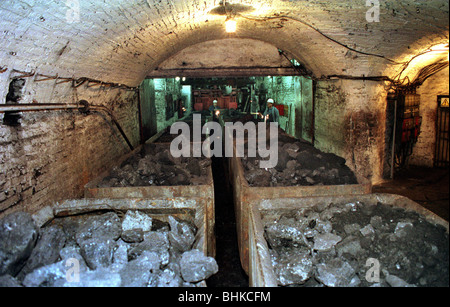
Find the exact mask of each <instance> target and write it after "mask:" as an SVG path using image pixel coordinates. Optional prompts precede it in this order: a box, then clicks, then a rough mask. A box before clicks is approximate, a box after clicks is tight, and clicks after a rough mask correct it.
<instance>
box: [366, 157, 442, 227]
mask: <svg viewBox="0 0 450 307" xmlns="http://www.w3.org/2000/svg"><path fill="white" fill-rule="evenodd" d="M373 192H374V193H390V194H398V195H402V196H405V197H408V198H409V199H412V200H413V201H415V202H417V203H418V204H420V205H422V206H423V207H425V208H426V209H428V210H430V211H432V212H434V213H435V214H437V215H439V216H440V217H442V218H443V219H445V220H447V221H448V220H449V169H448V168H447V169H438V168H425V167H414V166H410V167H409V168H407V169H404V170H402V171H399V172H398V173H397V174H396V175H395V176H394V180H389V181H386V182H384V183H382V184H379V185H375V186H374V187H373Z"/></svg>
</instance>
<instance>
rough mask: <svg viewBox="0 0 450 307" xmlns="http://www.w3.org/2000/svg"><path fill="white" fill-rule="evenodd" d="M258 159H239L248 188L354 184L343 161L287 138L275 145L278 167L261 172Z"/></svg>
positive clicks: (354, 178)
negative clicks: (276, 146) (276, 147)
mask: <svg viewBox="0 0 450 307" xmlns="http://www.w3.org/2000/svg"><path fill="white" fill-rule="evenodd" d="M260 160H261V158H260V157H256V158H252V157H247V155H246V156H245V157H244V158H243V159H242V163H243V166H244V171H245V178H246V179H247V181H248V183H249V185H250V186H251V187H276V186H315V185H346V184H357V183H358V181H357V179H356V177H355V174H354V173H353V172H352V171H351V170H350V169H349V168H348V166H346V160H345V159H344V158H341V157H339V156H337V155H335V154H332V153H324V152H322V151H320V150H319V149H317V148H315V147H314V146H312V145H311V144H309V143H307V142H304V141H301V140H296V139H294V138H290V137H286V136H284V137H282V138H280V139H279V142H278V163H277V165H276V166H275V167H274V168H270V169H262V168H260Z"/></svg>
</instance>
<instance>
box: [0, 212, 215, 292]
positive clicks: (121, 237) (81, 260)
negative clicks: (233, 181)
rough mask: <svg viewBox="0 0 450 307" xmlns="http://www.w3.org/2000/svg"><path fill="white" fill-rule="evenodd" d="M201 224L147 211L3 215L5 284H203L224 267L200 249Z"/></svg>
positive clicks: (1, 274)
mask: <svg viewBox="0 0 450 307" xmlns="http://www.w3.org/2000/svg"><path fill="white" fill-rule="evenodd" d="M196 232H197V229H196V227H195V226H194V225H192V224H191V223H189V222H186V221H181V220H178V219H176V218H174V217H172V216H169V217H168V223H165V222H162V221H159V220H157V219H153V218H151V217H150V216H148V215H146V214H144V213H142V212H139V211H127V213H126V214H125V215H123V214H118V213H116V212H107V213H103V214H100V215H84V216H77V217H67V218H61V219H56V220H54V221H53V222H52V223H51V224H50V225H48V226H45V227H42V228H38V227H37V226H36V225H35V223H34V221H33V219H32V217H31V216H30V215H29V214H27V213H23V212H17V213H13V214H10V215H8V216H6V217H4V218H3V219H2V220H0V287H15V286H17V287H20V286H26V287H195V286H202V285H204V283H202V281H204V280H206V279H208V278H209V277H210V276H212V275H214V274H216V273H217V272H218V266H217V263H216V261H215V260H214V258H211V257H206V256H205V255H204V254H203V252H201V251H199V250H196V249H193V245H194V242H195V235H196Z"/></svg>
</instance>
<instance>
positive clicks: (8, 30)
mask: <svg viewBox="0 0 450 307" xmlns="http://www.w3.org/2000/svg"><path fill="white" fill-rule="evenodd" d="M229 2H230V3H232V4H233V3H234V4H240V5H246V6H251V7H253V8H254V11H247V12H242V13H241V14H242V15H239V14H238V15H237V16H236V18H237V21H238V31H237V32H236V33H235V34H227V33H225V31H224V21H225V18H226V16H225V15H218V14H211V13H210V12H211V11H212V10H214V9H215V8H216V10H217V7H220V5H221V2H220V1H218V0H203V1H190V0H111V1H103V0H64V1H37V0H35V1H34V0H2V1H1V2H0V13H1V17H2V18H1V20H0V25H1V32H0V35H1V36H2V44H1V46H0V66H1V67H9V68H11V69H13V68H15V69H18V70H35V71H37V72H39V73H42V74H53V75H54V74H59V75H60V76H70V77H72V76H73V77H89V78H93V79H98V80H102V81H105V82H115V83H123V84H127V85H130V86H135V85H138V84H139V83H140V82H141V81H142V80H143V79H144V78H145V76H146V75H147V74H148V73H149V72H151V71H152V70H153V69H155V68H156V67H158V65H160V64H161V63H162V62H164V61H165V60H167V59H169V58H170V57H172V56H174V55H176V54H177V53H179V52H180V51H182V50H183V49H185V48H187V47H189V46H192V45H195V44H198V43H202V42H206V41H210V40H218V39H223V38H230V37H235V38H250V39H255V40H261V41H263V42H266V43H269V44H271V45H274V46H276V47H277V48H280V49H282V50H284V51H286V52H287V53H289V54H290V55H292V56H293V57H295V58H297V59H298V60H299V61H301V62H303V63H304V64H305V65H306V66H307V67H308V68H310V69H311V70H312V71H313V73H314V74H315V75H316V76H321V75H333V74H348V75H359V76H361V75H366V76H367V75H380V74H385V73H394V72H395V70H396V69H397V68H398V65H397V66H396V65H393V64H394V63H393V62H392V61H389V60H386V59H385V58H388V59H391V60H393V61H397V62H402V61H405V60H408V58H411V57H412V56H413V55H414V54H416V53H417V52H419V51H420V50H423V49H424V48H427V47H429V46H432V45H435V44H438V43H443V42H444V43H445V42H447V44H448V12H449V9H448V7H449V3H448V1H447V0H421V1H419V0H414V1H413V0H403V1H397V0H380V1H379V3H380V22H373V23H369V22H367V20H366V12H367V11H368V10H369V7H366V1H365V0H364V1H363V0H361V1H359V0H358V1H344V0H343V1H318V0H316V1H315V0H309V1H306V0H258V1H256V0H242V1H238V0H235V1H234V0H230V1H229ZM372 2H374V1H372ZM73 3H75V4H77V3H79V7H80V14H79V21H77V20H75V22H72V23H71V22H68V21H69V20H68V16H69V17H70V16H72V15H70V14H69V13H71V12H72V11H71V10H72V8H73V6H69V5H71V4H73ZM71 7H72V8H71ZM235 7H238V6H235ZM212 12H214V11H212ZM238 13H239V12H238ZM343 45H345V46H346V47H344V46H343ZM347 47H348V48H347ZM349 48H350V49H349ZM356 51H361V52H362V53H359V52H356ZM364 53H370V54H374V55H367V54H364ZM203 56H205V57H206V56H208V55H207V54H204V55H203ZM383 57H385V58H383Z"/></svg>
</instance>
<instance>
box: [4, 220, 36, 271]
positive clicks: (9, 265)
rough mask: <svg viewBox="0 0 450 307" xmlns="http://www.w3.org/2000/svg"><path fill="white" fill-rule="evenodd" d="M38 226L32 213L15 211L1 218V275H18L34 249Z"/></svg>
mask: <svg viewBox="0 0 450 307" xmlns="http://www.w3.org/2000/svg"><path fill="white" fill-rule="evenodd" d="M37 238H38V228H37V226H36V225H35V224H34V221H33V219H32V217H31V215H30V214H28V213H24V212H15V213H12V214H9V215H7V216H5V217H4V218H2V219H1V220H0V276H1V275H5V274H9V275H11V276H13V277H14V276H16V275H17V273H19V271H20V270H21V269H22V267H23V265H24V263H25V261H26V259H27V258H28V257H29V256H30V254H31V252H32V251H33V247H34V245H35V243H36V240H37Z"/></svg>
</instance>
